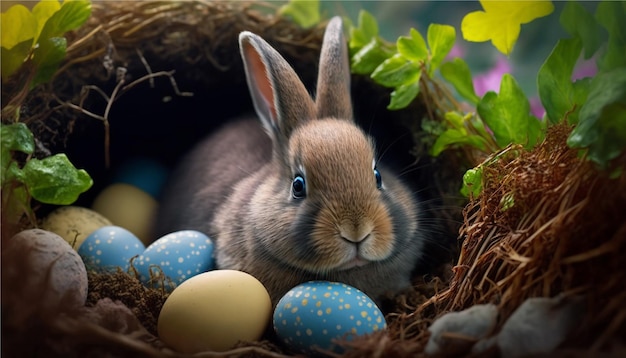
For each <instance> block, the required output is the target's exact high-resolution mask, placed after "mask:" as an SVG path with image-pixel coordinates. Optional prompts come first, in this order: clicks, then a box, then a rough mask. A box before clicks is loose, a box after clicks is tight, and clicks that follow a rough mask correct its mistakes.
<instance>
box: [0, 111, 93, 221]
mask: <svg viewBox="0 0 626 358" xmlns="http://www.w3.org/2000/svg"><path fill="white" fill-rule="evenodd" d="M0 137H2V141H1V147H0V149H1V152H0V156H1V158H2V168H1V170H2V182H1V187H2V203H3V207H4V208H6V210H7V211H8V212H10V213H11V214H12V215H15V217H14V218H13V219H14V220H18V219H19V217H21V215H22V213H26V214H28V215H30V214H31V213H30V212H29V210H30V205H29V202H30V198H31V197H32V198H34V199H36V200H38V201H40V202H42V203H47V204H56V205H69V204H71V203H73V202H74V201H76V199H77V198H78V196H79V195H80V194H81V193H83V192H85V191H86V190H87V189H89V188H90V187H91V185H92V184H93V181H92V179H91V177H90V176H89V174H87V172H85V171H84V170H82V169H80V170H79V169H76V168H75V167H74V165H72V163H70V161H69V160H68V159H67V156H66V155H65V154H56V155H53V156H50V157H47V158H44V159H41V160H39V159H34V158H30V155H31V154H32V153H33V152H34V150H35V140H34V137H33V134H32V133H31V131H30V130H29V129H28V127H26V125H25V124H24V123H15V124H11V125H5V124H0ZM16 152H20V153H24V154H26V155H28V159H27V160H26V162H25V164H24V166H23V167H20V165H19V164H18V162H17V161H16V160H14V159H13V158H14V153H16ZM15 210H17V211H15Z"/></svg>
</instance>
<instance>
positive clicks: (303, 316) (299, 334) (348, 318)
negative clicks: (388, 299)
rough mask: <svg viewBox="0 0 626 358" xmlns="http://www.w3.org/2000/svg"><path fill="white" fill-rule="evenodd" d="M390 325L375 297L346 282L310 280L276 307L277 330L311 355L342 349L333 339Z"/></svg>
mask: <svg viewBox="0 0 626 358" xmlns="http://www.w3.org/2000/svg"><path fill="white" fill-rule="evenodd" d="M386 327H387V324H386V322H385V318H384V317H383V314H382V312H381V311H380V309H379V308H378V306H376V304H375V303H374V301H372V299H371V298H369V297H368V296H367V295H366V294H364V293H363V292H361V291H359V290H358V289H356V288H354V287H351V286H348V285H346V284H343V283H337V282H328V281H311V282H306V283H303V284H301V285H298V286H296V287H294V288H293V289H291V290H290V291H289V292H287V294H285V296H283V297H282V298H281V299H280V301H279V302H278V304H277V305H276V309H275V311H274V330H275V331H276V334H277V336H278V337H279V339H280V340H281V341H283V342H284V343H285V344H286V345H287V346H288V347H290V348H291V349H293V350H295V351H298V352H300V353H305V354H308V355H315V354H319V353H320V352H321V351H320V350H322V351H324V350H327V351H332V352H335V353H342V352H343V348H342V347H340V346H339V345H337V344H336V343H335V342H333V340H342V339H346V340H350V339H353V338H354V337H355V336H361V335H365V334H371V333H374V332H376V331H380V330H382V329H384V328H386Z"/></svg>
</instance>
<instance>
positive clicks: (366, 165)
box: [159, 18, 424, 302]
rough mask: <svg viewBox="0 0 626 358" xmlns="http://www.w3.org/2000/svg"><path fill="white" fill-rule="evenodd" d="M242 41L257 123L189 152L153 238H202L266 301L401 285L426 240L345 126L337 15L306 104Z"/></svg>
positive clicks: (404, 199)
mask: <svg viewBox="0 0 626 358" xmlns="http://www.w3.org/2000/svg"><path fill="white" fill-rule="evenodd" d="M240 46H241V52H242V58H243V59H244V64H245V69H246V75H247V79H248V85H249V87H250V91H251V95H252V99H253V102H254V105H255V109H256V111H257V114H258V115H259V117H260V121H259V120H258V119H240V120H236V121H233V122H231V123H229V124H227V125H226V126H225V127H224V128H222V129H221V130H219V131H217V132H216V133H214V134H213V135H212V136H210V137H209V138H208V139H207V140H206V141H204V142H203V143H201V144H200V145H199V146H198V147H197V148H196V149H195V150H194V151H192V153H191V154H190V156H189V157H188V158H187V159H186V160H185V161H184V162H183V164H182V166H181V168H180V170H179V171H178V174H177V175H176V176H175V180H174V183H173V185H172V186H171V187H170V188H169V190H168V194H166V196H165V198H164V200H163V203H162V210H161V213H160V219H159V227H160V230H159V231H160V232H161V233H165V232H169V231H174V230H182V229H196V230H200V231H203V232H205V233H207V234H208V235H210V236H211V237H212V238H213V239H214V240H215V241H216V261H217V267H218V268H222V269H237V270H242V271H245V272H248V273H250V274H252V275H253V276H255V277H256V278H257V279H259V280H260V281H261V282H262V283H263V284H264V285H265V286H266V288H267V289H268V291H269V293H270V296H271V297H272V300H273V301H274V302H276V301H277V300H278V299H280V297H281V296H282V295H283V294H285V293H286V292H287V291H288V290H289V289H290V288H292V287H293V286H296V285H297V284H299V283H302V282H305V281H308V280H315V279H323V280H332V281H339V282H343V283H347V284H349V285H352V286H355V287H357V288H359V289H361V290H363V291H364V292H366V293H367V294H369V295H370V296H372V297H374V298H378V297H380V296H381V295H383V294H385V293H387V292H395V291H397V290H399V289H402V288H404V287H406V286H408V285H409V283H410V281H409V280H410V274H411V271H412V270H413V269H414V267H415V265H416V264H417V262H418V260H419V258H420V257H421V255H422V254H421V252H422V248H423V241H424V238H423V236H422V233H421V231H420V230H419V227H418V226H419V225H418V210H419V206H418V204H417V201H416V199H415V198H414V196H413V194H412V193H411V191H409V189H408V188H407V187H405V186H404V184H402V183H401V182H400V181H399V180H398V179H397V178H396V177H395V176H394V175H393V173H389V172H387V171H385V170H384V168H382V167H381V166H379V165H377V163H376V159H377V158H376V154H375V149H374V145H373V143H372V140H371V139H370V138H369V137H368V136H367V135H366V134H365V133H364V132H363V131H362V130H361V129H360V128H358V127H357V126H356V125H355V124H354V122H353V119H352V107H351V100H350V92H349V89H350V81H349V80H350V73H349V67H348V55H347V49H346V44H345V41H344V37H343V34H342V25H341V20H340V19H339V18H334V19H333V20H331V22H330V23H329V25H328V28H327V30H326V35H325V38H324V44H323V47H322V54H321V58H320V73H319V78H318V86H317V98H316V100H315V101H314V100H313V99H312V98H311V97H310V95H309V94H308V93H307V91H306V89H305V87H304V85H303V84H302V82H301V81H300V80H299V79H298V77H297V75H296V74H295V73H294V71H293V69H292V68H291V67H290V66H289V65H288V64H287V62H286V61H285V60H284V59H283V58H282V57H281V56H280V55H279V54H278V53H277V52H276V51H275V50H274V49H273V48H271V46H270V45H269V44H267V43H266V42H265V41H263V40H262V39H261V38H259V37H258V36H256V35H253V34H251V33H248V32H244V33H242V34H241V35H240ZM263 129H264V130H263ZM377 170H379V173H380V174H381V177H382V184H381V182H380V181H379V178H378V177H377V175H376V171H377ZM298 177H299V178H301V179H302V182H301V184H302V185H303V186H304V187H305V190H302V191H299V190H297V189H296V186H294V185H295V184H294V182H295V181H296V180H297V179H296V178H298ZM302 192H304V194H303V195H300V194H302Z"/></svg>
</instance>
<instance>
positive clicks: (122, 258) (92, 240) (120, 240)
mask: <svg viewBox="0 0 626 358" xmlns="http://www.w3.org/2000/svg"><path fill="white" fill-rule="evenodd" d="M144 250H145V246H144V245H143V243H142V242H141V241H140V240H139V239H138V238H137V237H136V236H135V235H133V233H131V232H130V231H128V230H126V229H124V228H121V227H119V226H104V227H101V228H99V229H97V230H96V231H94V232H92V233H91V234H90V235H89V236H87V238H86V239H85V241H84V242H83V243H82V245H80V247H79V248H78V254H79V255H80V257H81V258H82V259H83V261H84V262H85V265H87V266H90V267H93V268H95V269H103V270H109V271H115V270H117V268H118V267H119V268H121V269H122V270H124V271H126V270H128V268H129V267H130V260H131V259H132V258H133V257H135V256H138V255H141V254H142V253H143V251H144Z"/></svg>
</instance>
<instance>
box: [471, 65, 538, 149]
mask: <svg viewBox="0 0 626 358" xmlns="http://www.w3.org/2000/svg"><path fill="white" fill-rule="evenodd" d="M477 110H478V114H479V115H480V116H481V118H483V120H484V121H485V123H486V124H487V126H489V129H491V130H492V131H493V135H494V137H495V140H496V143H497V144H498V146H499V147H500V148H504V147H506V146H508V145H509V144H511V143H514V144H522V145H524V146H526V147H527V148H532V147H533V146H534V145H535V143H537V141H538V140H539V139H540V136H541V135H542V133H541V123H540V122H539V120H538V119H537V118H535V117H534V116H532V115H531V114H530V103H529V102H528V99H526V96H525V95H524V93H523V92H522V89H521V88H520V87H519V85H518V84H517V82H516V81H515V79H514V78H513V76H511V75H510V74H505V75H504V76H502V82H501V83H500V92H499V93H495V92H492V91H489V92H487V93H486V94H485V96H484V97H483V98H482V99H481V100H480V102H479V103H478V107H477Z"/></svg>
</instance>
